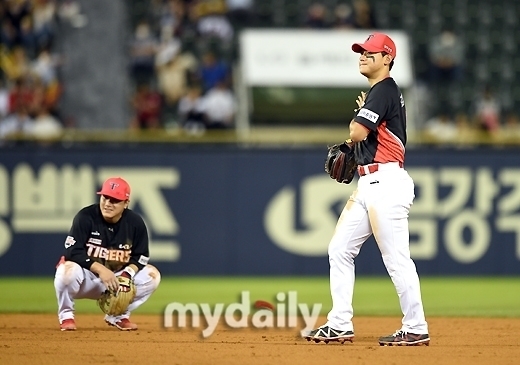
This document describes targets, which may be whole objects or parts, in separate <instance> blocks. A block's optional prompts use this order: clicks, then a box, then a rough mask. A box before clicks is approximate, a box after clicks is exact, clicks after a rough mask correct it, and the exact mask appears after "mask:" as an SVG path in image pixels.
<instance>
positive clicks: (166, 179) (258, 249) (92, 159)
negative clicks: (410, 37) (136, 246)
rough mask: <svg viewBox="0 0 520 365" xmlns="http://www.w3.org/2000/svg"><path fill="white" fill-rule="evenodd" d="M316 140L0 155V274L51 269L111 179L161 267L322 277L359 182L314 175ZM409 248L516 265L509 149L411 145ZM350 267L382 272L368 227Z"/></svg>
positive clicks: (489, 269) (456, 267)
mask: <svg viewBox="0 0 520 365" xmlns="http://www.w3.org/2000/svg"><path fill="white" fill-rule="evenodd" d="M323 161H324V149H320V148H305V149H299V148H298V149H294V148H293V149H281V148H279V149H268V148H247V149H246V148H240V147H231V146H228V147H225V146H220V147H214V148H210V147H208V148H204V149H201V148H190V147H182V148H181V147H174V146H172V147H166V148H151V147H145V146H134V147H132V148H127V149H103V148H94V147H92V148H87V147H85V148H70V149H66V150H62V149H44V150H43V151H42V150H40V151H38V150H31V149H26V148H21V149H6V150H3V151H2V153H1V154H0V275H48V274H52V273H53V271H54V265H55V264H56V262H57V261H58V259H59V256H60V255H61V253H62V251H63V248H64V242H65V238H66V236H67V232H68V230H69V227H70V225H71V222H72V218H73V217H74V215H75V214H76V212H77V211H78V210H79V209H81V208H82V207H83V206H85V205H88V204H92V203H95V202H96V201H97V199H98V196H97V195H96V192H97V191H98V189H99V188H100V186H101V183H102V182H103V181H104V180H105V179H106V178H107V177H108V176H122V177H125V178H126V179H127V180H128V181H129V182H130V184H131V187H132V195H131V203H130V208H131V209H133V210H135V211H136V212H138V213H139V214H141V215H142V216H143V218H144V220H145V222H146V224H147V227H148V231H149V235H150V238H151V262H152V263H154V264H155V265H157V267H158V268H159V269H160V270H161V271H162V272H163V274H165V275H326V274H327V273H328V258H327V246H328V242H329V240H330V238H331V236H332V233H333V231H334V227H335V224H336V220H337V218H338V216H339V213H340V211H341V209H342V207H343V206H344V204H345V202H346V200H347V199H348V197H349V196H350V194H351V193H352V192H353V190H354V189H355V186H356V180H354V182H353V183H352V184H351V185H345V184H338V183H336V182H335V181H334V180H332V179H330V177H329V176H328V175H326V174H325V173H324V172H323ZM407 161H408V162H407V164H406V169H407V170H408V172H409V173H410V175H411V176H412V177H413V179H414V181H415V191H416V198H415V201H414V205H413V206H412V209H411V212H410V220H409V222H410V249H411V253H412V257H413V258H414V259H415V262H416V264H417V267H418V269H419V272H420V274H425V275H438V274H441V275H448V274H464V275H470V274H519V273H520V167H519V164H518V157H516V153H512V152H511V151H509V150H486V151H484V150H480V149H475V150H456V151H452V150H447V149H446V150H443V149H439V150H412V151H409V152H408V154H407ZM356 263H357V273H358V274H384V273H385V268H384V266H383V264H382V261H381V257H380V254H379V251H378V248H377V245H376V244H375V241H374V240H373V238H370V239H369V240H368V241H367V242H366V243H365V244H364V246H363V248H362V249H361V253H360V255H359V256H358V257H357V259H356Z"/></svg>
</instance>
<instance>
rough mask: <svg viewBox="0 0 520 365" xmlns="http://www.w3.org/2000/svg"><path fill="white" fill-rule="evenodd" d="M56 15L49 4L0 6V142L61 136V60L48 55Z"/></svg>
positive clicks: (40, 0)
mask: <svg viewBox="0 0 520 365" xmlns="http://www.w3.org/2000/svg"><path fill="white" fill-rule="evenodd" d="M58 11H59V9H58V6H57V4H56V2H55V1H53V0H5V1H2V2H0V21H1V29H0V139H2V138H5V137H9V136H11V135H17V134H22V135H25V136H31V137H35V138H41V139H48V138H55V137H58V136H59V135H60V134H61V131H62V129H63V127H64V126H63V123H62V121H61V118H60V112H59V101H60V96H61V93H62V83H61V81H60V79H59V76H58V73H59V72H58V70H59V65H60V57H59V56H58V55H56V54H55V53H54V52H53V46H54V40H55V37H56V21H57V16H58Z"/></svg>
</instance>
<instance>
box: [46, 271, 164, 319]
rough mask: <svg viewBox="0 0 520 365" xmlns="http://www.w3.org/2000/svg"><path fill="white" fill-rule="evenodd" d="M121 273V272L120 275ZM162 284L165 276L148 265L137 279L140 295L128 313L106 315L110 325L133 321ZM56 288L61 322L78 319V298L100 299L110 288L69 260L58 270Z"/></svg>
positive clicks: (135, 279) (138, 273) (137, 290)
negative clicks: (131, 313) (76, 312)
mask: <svg viewBox="0 0 520 365" xmlns="http://www.w3.org/2000/svg"><path fill="white" fill-rule="evenodd" d="M119 273H120V272H117V273H116V275H117V274H119ZM160 282H161V274H160V273H159V271H158V270H157V269H156V268H155V267H154V266H152V265H146V266H145V267H144V268H143V269H142V270H139V271H138V272H137V274H135V276H134V284H135V288H136V295H135V298H134V300H133V302H132V303H131V304H130V305H129V306H128V309H127V311H126V312H125V313H123V314H122V315H120V316H117V317H115V316H108V315H107V316H105V320H107V321H109V322H110V323H115V322H118V321H120V320H121V319H122V318H129V317H130V312H132V311H133V310H134V309H136V308H137V307H139V306H140V305H141V304H143V303H144V302H146V301H147V300H148V298H150V296H151V295H152V293H153V292H154V291H155V290H156V289H157V287H158V286H159V283H160ZM54 288H55V290H56V297H57V299H58V318H59V320H60V323H61V322H63V321H64V320H65V319H73V318H74V300H75V299H94V300H97V299H98V298H99V297H100V295H101V294H102V293H103V292H104V291H105V289H106V287H105V284H103V282H101V280H100V279H99V278H98V277H97V276H96V275H94V273H93V272H91V271H90V270H86V269H84V268H82V267H81V266H79V265H78V264H77V263H75V262H72V261H65V262H64V263H62V264H60V265H59V266H58V268H57V269H56V275H55V277H54Z"/></svg>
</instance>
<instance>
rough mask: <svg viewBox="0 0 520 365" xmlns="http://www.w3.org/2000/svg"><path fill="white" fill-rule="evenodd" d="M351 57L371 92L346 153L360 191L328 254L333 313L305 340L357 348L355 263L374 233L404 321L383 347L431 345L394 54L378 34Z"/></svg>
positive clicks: (352, 128)
mask: <svg viewBox="0 0 520 365" xmlns="http://www.w3.org/2000/svg"><path fill="white" fill-rule="evenodd" d="M352 50H353V51H354V52H356V53H359V54H360V56H359V71H360V73H361V74H362V75H363V76H365V77H366V78H367V80H368V83H369V85H370V90H369V91H368V92H367V93H364V92H362V93H361V95H360V96H359V97H358V99H357V101H356V102H357V104H358V107H359V108H358V109H356V114H355V116H354V118H353V119H352V121H351V122H350V138H349V139H348V140H347V141H346V142H345V146H347V145H348V146H347V147H346V148H347V149H349V148H353V149H354V154H353V156H354V158H355V162H356V163H357V165H358V167H357V172H358V174H359V180H358V187H357V190H356V191H355V192H354V193H353V194H352V196H351V197H350V199H349V200H348V202H347V204H346V205H345V207H344V209H343V211H342V213H341V216H340V217H339V220H338V223H337V225H336V229H335V232H334V235H333V237H332V239H331V241H330V244H329V248H328V254H329V263H330V290H331V296H332V310H331V311H330V312H329V314H328V316H327V323H326V324H325V325H323V326H321V327H319V328H317V329H315V330H313V331H311V332H310V333H309V334H308V335H307V336H305V338H307V340H309V341H310V340H313V341H315V342H320V341H324V342H329V341H339V342H345V341H351V342H352V340H353V338H354V326H353V323H352V317H353V308H352V295H353V291H354V281H355V270H354V259H355V258H356V256H357V255H358V253H359V251H360V249H361V246H362V245H363V243H364V242H365V241H366V240H367V239H368V238H369V237H370V236H371V235H372V234H373V235H374V238H375V240H376V242H377V245H378V246H379V250H380V251H381V255H382V258H383V262H384V265H385V267H386V269H387V271H388V274H389V275H390V278H391V279H392V282H393V284H394V286H395V289H396V291H397V295H398V296H399V303H400V305H401V311H402V313H403V315H404V316H403V319H402V325H401V328H400V329H398V330H397V331H396V332H395V333H393V334H391V335H388V336H384V337H381V338H380V339H379V344H380V345H420V344H426V345H428V344H429V342H430V337H429V335H428V325H427V323H426V320H425V316H424V310H423V304H422V299H421V290H420V283H419V276H418V275H417V271H416V267H415V264H414V262H413V261H412V259H411V258H410V248H409V232H408V212H409V210H410V207H411V205H412V202H413V199H414V197H415V194H414V183H413V181H412V179H411V177H410V176H409V175H408V173H407V172H406V170H404V168H403V166H404V157H405V145H406V111H405V105H404V99H403V96H402V94H401V91H400V90H399V87H398V86H397V84H396V83H395V81H394V80H393V79H392V78H391V77H390V70H391V69H392V66H393V64H394V59H395V57H396V47H395V44H394V42H393V41H392V39H390V37H388V36H387V35H385V34H382V33H374V34H372V35H370V36H369V37H368V39H367V40H366V41H365V43H355V44H354V45H352Z"/></svg>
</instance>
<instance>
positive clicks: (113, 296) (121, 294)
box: [97, 276, 135, 316]
mask: <svg viewBox="0 0 520 365" xmlns="http://www.w3.org/2000/svg"><path fill="white" fill-rule="evenodd" d="M117 280H118V281H119V289H117V291H113V290H105V292H104V293H103V294H101V297H99V299H98V301H97V303H98V305H99V308H101V310H102V311H103V313H105V314H108V315H111V316H119V315H121V314H123V313H125V312H126V309H127V308H128V306H129V305H130V303H132V301H133V300H134V298H135V284H134V281H133V280H132V279H130V278H127V277H126V276H118V277H117Z"/></svg>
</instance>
